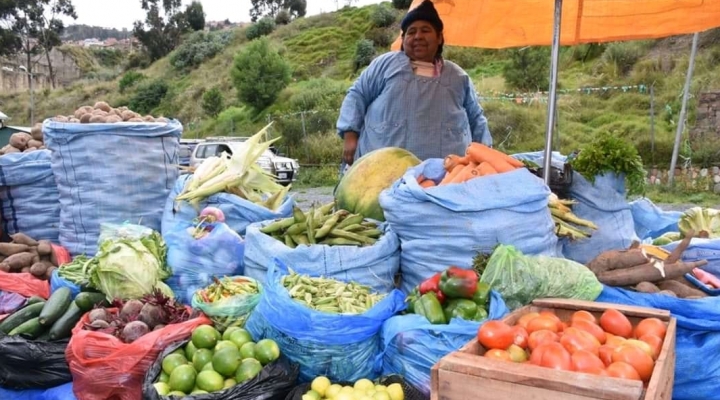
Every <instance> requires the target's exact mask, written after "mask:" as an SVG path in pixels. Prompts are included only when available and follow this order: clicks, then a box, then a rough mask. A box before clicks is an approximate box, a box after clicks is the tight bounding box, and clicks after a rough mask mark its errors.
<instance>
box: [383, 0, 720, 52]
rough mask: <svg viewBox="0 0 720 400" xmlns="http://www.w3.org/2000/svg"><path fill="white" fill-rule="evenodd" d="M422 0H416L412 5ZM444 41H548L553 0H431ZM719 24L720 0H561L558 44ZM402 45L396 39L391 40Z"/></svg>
mask: <svg viewBox="0 0 720 400" xmlns="http://www.w3.org/2000/svg"><path fill="white" fill-rule="evenodd" d="M421 2H422V0H414V1H413V3H412V5H411V6H410V8H411V9H412V8H414V7H416V6H418V5H419V4H420V3H421ZM433 3H435V8H436V9H437V11H438V14H440V18H442V20H443V24H444V25H445V29H444V31H445V43H447V44H449V45H452V46H467V47H483V48H490V49H500V48H507V47H519V46H531V45H551V44H552V36H553V35H552V31H553V26H554V21H553V19H554V9H555V2H554V1H553V0H433ZM718 26H720V0H563V10H562V24H561V37H560V40H561V44H562V45H574V44H580V43H596V42H611V41H622V40H639V39H653V38H660V37H667V36H673V35H680V34H689V33H695V32H702V31H704V30H707V29H710V28H715V27H718ZM392 49H393V50H398V49H400V38H398V39H397V40H396V41H395V43H393V45H392Z"/></svg>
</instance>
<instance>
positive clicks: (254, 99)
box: [230, 38, 290, 110]
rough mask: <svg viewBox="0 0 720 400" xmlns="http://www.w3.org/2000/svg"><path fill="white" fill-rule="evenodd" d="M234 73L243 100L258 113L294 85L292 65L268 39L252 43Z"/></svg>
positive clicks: (239, 58)
mask: <svg viewBox="0 0 720 400" xmlns="http://www.w3.org/2000/svg"><path fill="white" fill-rule="evenodd" d="M230 73H231V77H232V81H233V84H234V85H235V88H236V89H237V91H238V98H239V99H240V101H242V102H244V103H246V104H249V105H250V106H252V107H254V108H255V109H256V110H262V109H264V108H265V107H267V106H269V105H271V104H272V103H274V102H275V99H277V97H278V95H279V94H280V92H281V91H282V90H283V89H284V88H285V87H286V86H287V85H288V83H290V65H289V64H288V63H287V61H285V59H283V58H282V56H280V54H278V52H277V50H276V49H275V48H273V47H271V46H270V42H269V41H268V40H267V39H266V38H261V39H257V40H254V41H252V42H251V43H250V44H249V45H248V46H246V47H245V50H243V51H242V52H240V53H239V54H238V55H236V56H235V60H234V62H233V67H232V69H231V71H230Z"/></svg>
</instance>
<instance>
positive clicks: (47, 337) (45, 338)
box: [35, 331, 50, 342]
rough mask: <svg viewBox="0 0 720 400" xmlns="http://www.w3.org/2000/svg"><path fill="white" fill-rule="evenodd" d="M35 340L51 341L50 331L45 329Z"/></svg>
mask: <svg viewBox="0 0 720 400" xmlns="http://www.w3.org/2000/svg"><path fill="white" fill-rule="evenodd" d="M35 340H37V341H41V342H49V341H50V332H48V331H45V332H43V333H42V334H41V335H40V336H38V337H36V338H35Z"/></svg>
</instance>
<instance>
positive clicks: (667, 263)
mask: <svg viewBox="0 0 720 400" xmlns="http://www.w3.org/2000/svg"><path fill="white" fill-rule="evenodd" d="M693 237H694V233H693V232H690V234H689V235H687V236H686V237H685V238H684V239H683V240H682V241H681V242H680V243H679V244H678V246H677V247H676V248H675V249H674V250H673V251H672V252H667V251H666V250H664V249H662V248H660V247H655V246H650V245H640V244H638V243H634V244H633V246H631V247H630V248H629V249H627V250H610V251H606V252H603V253H601V254H600V255H598V256H597V257H595V258H594V259H593V260H592V261H590V262H589V263H587V267H588V268H589V269H590V270H591V271H592V272H593V273H594V274H595V275H596V276H597V278H598V280H599V281H600V282H601V283H603V284H605V285H608V286H617V287H625V288H628V289H631V290H635V291H637V292H642V293H660V294H666V295H668V296H673V297H679V298H684V299H696V298H702V297H706V296H707V294H705V293H704V292H703V291H701V290H699V289H698V288H697V287H696V286H694V285H693V284H692V283H690V282H689V281H688V280H687V279H686V278H685V274H689V273H692V272H693V270H695V269H700V268H702V267H703V266H705V265H707V263H708V262H707V260H699V261H692V262H684V261H681V260H682V255H683V252H684V251H685V250H686V249H687V247H688V246H689V245H690V240H691V239H692V238H693Z"/></svg>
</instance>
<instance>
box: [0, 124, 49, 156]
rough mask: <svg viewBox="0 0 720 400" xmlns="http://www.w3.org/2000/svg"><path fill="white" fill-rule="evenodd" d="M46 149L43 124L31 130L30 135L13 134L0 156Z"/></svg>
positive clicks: (23, 133)
mask: <svg viewBox="0 0 720 400" xmlns="http://www.w3.org/2000/svg"><path fill="white" fill-rule="evenodd" d="M44 148H45V143H44V142H43V133H42V124H39V123H38V124H35V126H33V127H32V129H30V133H26V132H15V133H13V134H12V135H11V136H10V140H9V142H8V144H7V145H5V146H4V147H3V148H1V149H0V156H1V155H5V154H10V153H29V152H31V151H36V150H42V149H44Z"/></svg>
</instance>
